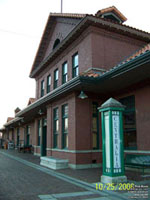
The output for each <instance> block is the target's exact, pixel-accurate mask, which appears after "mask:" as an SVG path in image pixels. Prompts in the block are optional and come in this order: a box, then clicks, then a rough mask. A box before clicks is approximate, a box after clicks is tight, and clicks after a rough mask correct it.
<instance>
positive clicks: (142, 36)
mask: <svg viewBox="0 0 150 200" xmlns="http://www.w3.org/2000/svg"><path fill="white" fill-rule="evenodd" d="M88 26H97V27H100V28H103V29H105V30H109V31H113V32H116V33H119V34H122V35H126V36H129V37H132V38H136V39H139V40H142V41H145V42H150V33H148V32H145V31H142V30H139V29H136V28H133V27H130V26H127V25H124V24H120V23H116V22H114V21H110V20H108V19H104V18H99V17H97V16H93V15H86V16H85V17H84V18H83V19H82V20H81V21H80V22H79V23H78V25H77V26H76V27H75V28H74V29H73V30H72V31H71V32H70V33H69V34H68V35H67V37H66V38H65V39H64V40H62V41H61V42H60V44H59V45H58V47H57V48H56V49H54V50H53V51H52V52H51V53H50V54H49V56H48V57H46V58H45V59H44V60H43V61H42V62H40V63H38V64H37V63H36V62H34V65H33V67H32V70H31V73H30V77H31V78H35V76H36V74H37V73H39V72H41V70H42V69H43V68H44V67H46V66H47V65H48V64H49V63H50V62H51V61H53V60H54V59H55V58H56V57H57V56H58V55H59V54H60V53H61V52H63V51H64V50H65V49H66V48H67V47H68V46H69V45H70V44H72V42H73V41H74V38H77V37H79V35H80V34H81V33H82V32H83V31H84V30H85V29H86V28H87V27H88ZM45 31H46V30H45ZM37 59H38V58H37Z"/></svg>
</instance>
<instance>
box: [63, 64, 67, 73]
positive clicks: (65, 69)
mask: <svg viewBox="0 0 150 200" xmlns="http://www.w3.org/2000/svg"><path fill="white" fill-rule="evenodd" d="M67 71H68V69H67V63H65V64H64V65H63V74H67Z"/></svg>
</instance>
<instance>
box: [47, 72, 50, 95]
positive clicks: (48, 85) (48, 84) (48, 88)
mask: <svg viewBox="0 0 150 200" xmlns="http://www.w3.org/2000/svg"><path fill="white" fill-rule="evenodd" d="M50 91H51V75H48V76H47V93H49V92H50Z"/></svg>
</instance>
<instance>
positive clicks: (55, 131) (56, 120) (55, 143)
mask: <svg viewBox="0 0 150 200" xmlns="http://www.w3.org/2000/svg"><path fill="white" fill-rule="evenodd" d="M53 124H54V128H53V136H54V137H53V147H54V148H57V147H58V134H59V117H58V108H55V109H54V111H53Z"/></svg>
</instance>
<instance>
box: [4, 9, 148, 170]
mask: <svg viewBox="0 0 150 200" xmlns="http://www.w3.org/2000/svg"><path fill="white" fill-rule="evenodd" d="M124 21H126V17H124V15H123V14H122V13H121V12H120V11H119V10H117V8H115V7H114V6H113V7H110V8H106V9H103V10H100V11H98V12H97V13H96V14H95V15H88V14H71V13H69V14H68V13H67V14H66V13H50V15H49V17H48V21H47V24H46V27H45V30H44V33H43V36H42V39H41V42H40V45H39V48H38V51H37V54H36V57H35V60H34V63H33V66H32V69H31V72H30V77H31V78H34V79H35V81H36V100H35V99H34V100H33V99H30V100H29V102H28V106H27V107H26V108H25V109H23V110H20V111H19V112H17V113H16V115H15V118H14V119H12V120H11V121H8V122H7V123H6V124H5V128H6V133H7V134H9V136H8V138H9V139H12V140H14V142H15V144H16V146H17V145H19V141H20V140H22V141H24V143H25V144H26V145H29V144H32V145H33V146H34V154H35V155H39V156H53V157H54V158H62V159H67V160H68V161H69V167H71V168H75V169H78V168H88V167H95V166H98V165H100V164H101V162H102V133H101V117H100V114H99V113H98V110H97V108H98V107H99V106H100V105H101V104H102V103H103V102H104V101H106V100H107V99H108V98H110V97H113V98H115V99H117V100H119V101H120V102H121V103H122V104H124V105H125V106H126V109H125V112H124V140H125V143H124V146H125V153H126V152H135V153H141V152H144V153H147V154H148V153H150V146H149V140H150V136H149V130H150V34H149V33H147V32H144V31H141V30H138V29H136V28H133V27H129V26H127V25H124V24H123V22H124ZM11 134H12V137H10V135H11Z"/></svg>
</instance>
